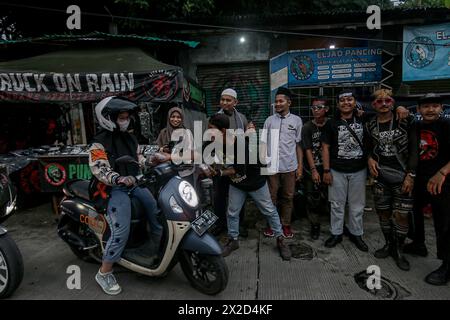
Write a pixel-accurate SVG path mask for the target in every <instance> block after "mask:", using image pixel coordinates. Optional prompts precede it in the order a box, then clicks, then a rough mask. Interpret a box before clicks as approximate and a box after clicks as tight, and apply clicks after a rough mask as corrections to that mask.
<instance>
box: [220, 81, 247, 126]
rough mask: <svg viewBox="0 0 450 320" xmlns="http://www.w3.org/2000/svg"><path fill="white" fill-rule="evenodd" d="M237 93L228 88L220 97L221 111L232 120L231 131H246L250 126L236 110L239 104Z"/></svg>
mask: <svg viewBox="0 0 450 320" xmlns="http://www.w3.org/2000/svg"><path fill="white" fill-rule="evenodd" d="M238 102H239V101H238V99H237V93H236V91H235V90H234V89H231V88H227V89H225V90H223V91H222V94H221V95H220V110H219V112H218V113H224V114H226V115H227V116H228V117H229V118H230V129H242V130H244V131H245V130H246V129H247V126H248V121H247V118H246V117H245V116H244V115H243V114H242V113H240V112H239V111H237V110H236V105H237V104H238Z"/></svg>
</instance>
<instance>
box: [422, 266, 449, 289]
mask: <svg viewBox="0 0 450 320" xmlns="http://www.w3.org/2000/svg"><path fill="white" fill-rule="evenodd" d="M449 279H450V263H449V261H448V260H444V261H443V262H442V265H441V266H440V267H439V268H438V269H437V270H434V271H433V272H431V273H430V274H429V275H427V277H426V278H425V281H426V282H427V283H429V284H432V285H434V286H443V285H445V284H447V282H448V280H449Z"/></svg>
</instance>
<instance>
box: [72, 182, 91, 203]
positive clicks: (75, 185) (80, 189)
mask: <svg viewBox="0 0 450 320" xmlns="http://www.w3.org/2000/svg"><path fill="white" fill-rule="evenodd" d="M66 188H67V189H68V190H69V192H70V193H72V194H74V195H75V196H77V197H79V198H81V199H84V200H87V201H90V197H89V180H75V181H72V182H69V183H67V184H66Z"/></svg>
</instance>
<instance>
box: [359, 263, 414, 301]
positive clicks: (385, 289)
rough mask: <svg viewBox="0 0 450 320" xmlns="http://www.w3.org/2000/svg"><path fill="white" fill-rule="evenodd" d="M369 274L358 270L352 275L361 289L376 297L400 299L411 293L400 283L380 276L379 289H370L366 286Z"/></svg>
mask: <svg viewBox="0 0 450 320" xmlns="http://www.w3.org/2000/svg"><path fill="white" fill-rule="evenodd" d="M369 276H370V274H367V272H366V270H364V271H361V272H358V273H357V274H355V276H354V278H355V282H356V283H357V284H358V286H359V287H360V288H361V289H363V290H365V291H367V292H369V293H371V294H373V295H374V296H376V297H380V298H383V299H389V300H401V299H403V298H405V297H407V296H410V295H411V293H410V292H409V291H408V290H406V289H405V288H403V287H402V286H401V285H399V284H398V283H395V282H393V281H391V280H389V279H386V278H385V277H381V280H380V282H381V289H372V290H371V289H369V288H368V287H367V279H368V278H369Z"/></svg>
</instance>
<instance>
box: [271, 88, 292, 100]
mask: <svg viewBox="0 0 450 320" xmlns="http://www.w3.org/2000/svg"><path fill="white" fill-rule="evenodd" d="M279 94H284V95H285V96H286V97H288V98H289V99H291V100H292V92H291V90H289V89H288V88H285V87H279V88H278V90H277V93H276V94H275V95H279Z"/></svg>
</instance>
